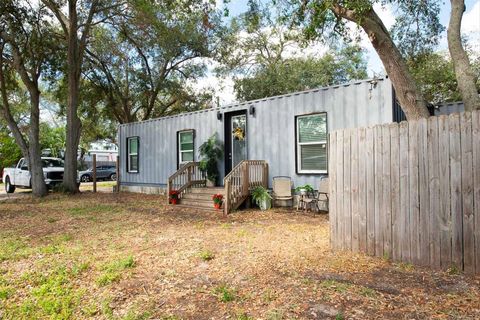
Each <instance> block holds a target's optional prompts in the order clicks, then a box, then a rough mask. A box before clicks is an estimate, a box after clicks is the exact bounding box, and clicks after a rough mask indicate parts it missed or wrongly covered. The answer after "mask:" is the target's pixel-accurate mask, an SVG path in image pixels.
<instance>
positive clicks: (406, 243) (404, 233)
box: [398, 121, 412, 262]
mask: <svg viewBox="0 0 480 320" xmlns="http://www.w3.org/2000/svg"><path fill="white" fill-rule="evenodd" d="M399 135H400V139H399V140H400V141H399V143H400V214H401V215H402V219H400V226H399V232H400V234H399V235H398V238H399V239H400V241H401V243H402V248H401V255H402V261H405V262H411V261H412V257H411V241H410V235H411V233H410V210H409V208H410V193H409V190H410V189H409V175H408V169H409V167H408V154H409V153H408V122H406V121H404V122H402V123H400V128H399Z"/></svg>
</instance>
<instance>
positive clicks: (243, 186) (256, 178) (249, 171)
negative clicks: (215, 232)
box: [223, 160, 268, 214]
mask: <svg viewBox="0 0 480 320" xmlns="http://www.w3.org/2000/svg"><path fill="white" fill-rule="evenodd" d="M223 183H224V186H225V198H224V202H223V211H224V213H225V214H228V213H230V212H231V211H233V210H235V209H237V208H238V207H239V206H240V205H241V204H242V202H243V201H245V199H247V198H248V196H249V195H250V190H251V189H252V188H255V187H258V186H263V187H265V188H268V163H267V162H266V161H264V160H243V161H242V162H240V163H239V164H237V165H236V166H235V168H233V169H232V171H230V173H229V174H228V175H227V176H226V177H225V178H224V179H223Z"/></svg>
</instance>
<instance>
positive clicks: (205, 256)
mask: <svg viewBox="0 0 480 320" xmlns="http://www.w3.org/2000/svg"><path fill="white" fill-rule="evenodd" d="M198 256H199V257H200V259H202V260H203V261H210V260H212V259H213V258H215V254H214V253H213V252H211V251H210V250H202V251H200V253H199V254H198Z"/></svg>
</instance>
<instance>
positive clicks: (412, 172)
mask: <svg viewBox="0 0 480 320" xmlns="http://www.w3.org/2000/svg"><path fill="white" fill-rule="evenodd" d="M408 135H409V136H408V176H409V192H410V194H409V201H410V202H409V221H410V228H409V230H410V253H411V260H412V262H414V263H419V262H420V244H419V224H420V221H419V215H420V198H419V194H418V191H419V186H418V180H419V178H418V174H419V168H418V122H414V121H412V122H410V125H409V130H408Z"/></svg>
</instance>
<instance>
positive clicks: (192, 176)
mask: <svg viewBox="0 0 480 320" xmlns="http://www.w3.org/2000/svg"><path fill="white" fill-rule="evenodd" d="M199 164H200V163H199V162H188V163H186V164H184V165H183V166H181V167H180V169H178V170H177V172H175V173H174V174H172V175H171V176H170V177H169V178H168V181H167V199H169V194H170V191H172V190H176V191H178V192H179V193H180V194H179V198H180V199H181V198H182V195H183V194H184V193H185V192H186V190H187V189H188V188H190V187H192V186H195V185H202V186H205V182H206V176H205V173H204V172H202V171H201V170H200V167H199Z"/></svg>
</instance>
